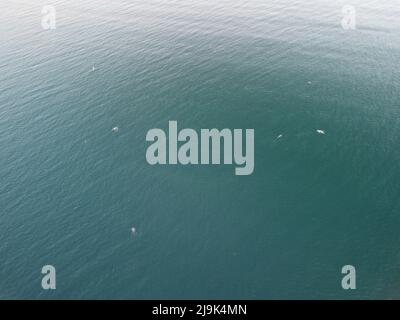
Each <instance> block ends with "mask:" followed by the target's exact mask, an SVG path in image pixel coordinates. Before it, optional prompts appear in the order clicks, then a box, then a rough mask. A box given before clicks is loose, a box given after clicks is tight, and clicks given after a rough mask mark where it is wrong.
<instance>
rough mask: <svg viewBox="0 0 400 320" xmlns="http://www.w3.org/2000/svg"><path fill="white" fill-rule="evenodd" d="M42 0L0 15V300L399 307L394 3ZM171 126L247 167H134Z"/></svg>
mask: <svg viewBox="0 0 400 320" xmlns="http://www.w3.org/2000/svg"><path fill="white" fill-rule="evenodd" d="M48 2H49V1H33V0H25V1H24V0H12V1H11V0H3V1H2V3H1V5H0V40H1V46H0V298H9V299H16V298H31V299H48V298H57V299H59V298H63V299H64V298H65V299H70V298H74V299H79V298H94V299H102V298H118V299H125V298H130V299H143V298H166V299H169V298H188V299H189V298H191V299H200V298H209V299H213V298H226V299H229V298H243V299H250V298H274V299H275V298H290V299H292V298H303V299H304V298H324V299H326V298H329V299H331V298H333V299H337V298H339V299H355V298H399V297H400V236H399V234H400V232H399V230H400V186H399V183H400V164H399V160H400V148H399V143H400V93H399V83H400V63H399V61H400V20H399V17H400V5H399V2H398V1H394V0H366V1H361V0H360V1H357V0H355V1H352V3H350V4H352V5H353V6H355V8H356V18H357V29H356V30H343V29H342V26H341V19H342V6H343V5H347V4H349V3H348V1H331V0H316V1H306V0H274V1H269V0H249V1H244V0H243V1H238V0H218V1H210V0H192V1H186V0H185V1H183V0H180V1H166V0H164V1H163V0H146V1H143V0H115V1H109V0H91V1H78V0H72V1H67V0H55V1H52V4H53V5H54V6H55V8H56V10H57V29H56V30H43V29H42V27H41V18H42V15H41V9H42V6H43V5H46V4H49V3H48ZM93 67H94V71H93ZM169 120H177V121H178V126H179V127H180V128H185V127H189V128H194V129H196V130H200V128H219V129H223V128H231V129H233V128H242V129H245V128H254V129H255V171H254V173H253V174H252V175H251V176H245V177H239V176H235V175H234V168H233V166H228V165H226V166H222V165H221V166H154V167H152V166H150V165H148V164H147V162H146V158H145V152H146V148H147V146H148V144H147V143H146V141H145V136H146V133H147V131H148V130H149V129H151V128H156V127H160V128H162V129H165V130H166V129H167V127H168V121H169ZM116 126H117V127H118V128H119V131H118V132H113V131H112V128H113V127H116ZM317 129H321V130H325V132H326V134H325V135H320V134H317V133H316V130H317ZM279 135H282V137H281V138H280V139H277V136H279ZM133 226H134V227H135V228H136V230H137V234H136V235H135V236H132V234H131V228H132V227H133ZM46 264H50V265H54V266H55V267H56V269H57V289H56V290H55V291H44V290H42V289H41V279H42V275H41V273H40V271H41V268H42V266H43V265H46ZM347 264H350V265H354V266H355V267H356V269H357V290H353V291H344V290H343V289H342V288H341V285H340V283H341V279H342V276H343V275H342V274H341V268H342V266H343V265H347Z"/></svg>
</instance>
